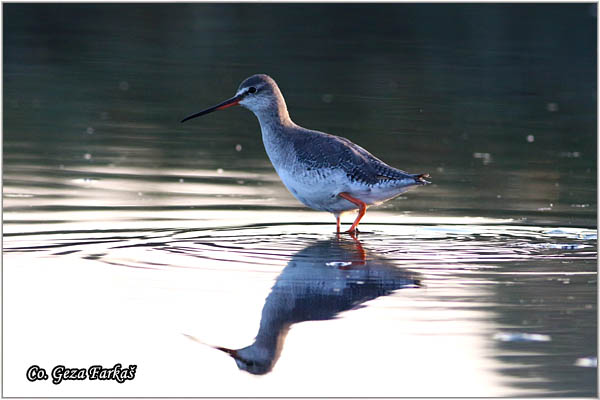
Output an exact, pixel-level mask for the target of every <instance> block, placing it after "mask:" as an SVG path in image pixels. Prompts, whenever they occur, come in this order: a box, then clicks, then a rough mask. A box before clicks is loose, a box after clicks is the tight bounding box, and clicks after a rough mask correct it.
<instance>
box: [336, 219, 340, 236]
mask: <svg viewBox="0 0 600 400" xmlns="http://www.w3.org/2000/svg"><path fill="white" fill-rule="evenodd" d="M335 222H336V224H337V233H340V216H339V215H336V217H335Z"/></svg>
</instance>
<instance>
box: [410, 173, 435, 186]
mask: <svg viewBox="0 0 600 400" xmlns="http://www.w3.org/2000/svg"><path fill="white" fill-rule="evenodd" d="M413 178H415V183H416V184H417V185H429V184H430V183H431V182H429V181H427V180H425V178H431V176H429V174H418V175H413Z"/></svg>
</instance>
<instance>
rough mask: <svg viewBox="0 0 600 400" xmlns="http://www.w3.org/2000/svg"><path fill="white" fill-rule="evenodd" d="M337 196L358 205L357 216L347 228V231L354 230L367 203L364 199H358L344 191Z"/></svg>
mask: <svg viewBox="0 0 600 400" xmlns="http://www.w3.org/2000/svg"><path fill="white" fill-rule="evenodd" d="M339 196H340V197H341V198H343V199H346V200H348V201H349V202H351V203H354V204H356V205H357V206H358V216H357V217H356V219H355V220H354V223H353V224H352V226H351V227H350V229H348V233H352V232H355V231H356V227H357V226H358V223H359V222H360V220H361V218H362V217H363V216H364V215H365V213H366V212H367V204H366V203H365V202H364V201H362V200H359V199H356V198H354V197H352V196H350V195H349V194H348V193H346V192H342V193H340V194H339Z"/></svg>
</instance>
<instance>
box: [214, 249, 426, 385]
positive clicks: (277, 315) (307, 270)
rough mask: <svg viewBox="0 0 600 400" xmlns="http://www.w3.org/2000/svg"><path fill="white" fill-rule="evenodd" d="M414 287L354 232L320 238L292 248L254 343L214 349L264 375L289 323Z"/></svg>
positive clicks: (413, 281) (325, 316)
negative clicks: (367, 248) (369, 251)
mask: <svg viewBox="0 0 600 400" xmlns="http://www.w3.org/2000/svg"><path fill="white" fill-rule="evenodd" d="M412 275H414V274H412ZM418 286H419V281H418V280H416V279H414V276H411V274H409V273H407V272H406V271H403V270H401V269H400V268H397V267H395V266H394V265H393V264H392V263H391V262H390V261H388V260H386V259H385V258H382V257H378V256H375V255H373V254H369V256H367V254H366V252H365V250H364V249H363V247H362V245H361V243H360V242H359V241H358V240H357V239H356V238H354V237H353V238H352V240H350V239H345V238H344V239H342V238H339V237H336V238H333V239H331V240H323V241H319V242H316V243H314V244H312V245H310V246H308V247H306V248H304V249H302V250H300V251H299V252H297V253H296V254H295V255H294V256H293V257H292V259H291V260H290V262H289V263H288V265H287V266H286V267H285V269H284V270H283V271H282V273H281V275H279V277H278V278H277V281H276V282H275V285H274V286H273V289H272V290H271V293H270V294H269V296H268V297H267V299H266V301H265V305H264V307H263V310H262V317H261V321H260V328H259V330H258V334H257V335H256V339H255V341H254V343H253V344H251V345H250V346H247V347H244V348H242V349H238V350H233V349H227V348H224V347H216V348H217V349H219V350H221V351H224V352H226V353H228V354H229V355H230V356H231V357H233V358H234V359H235V362H236V363H237V366H238V367H239V368H240V369H242V370H245V371H248V372H250V373H252V374H256V375H262V374H266V373H268V372H270V371H271V370H272V368H273V366H274V365H275V363H276V362H277V359H278V358H279V355H280V353H281V349H282V346H283V342H284V340H285V336H286V334H287V332H288V330H289V328H290V326H291V325H292V324H295V323H297V322H302V321H314V320H326V319H332V318H334V317H335V316H336V315H337V314H338V313H340V312H342V311H346V310H350V309H354V308H357V307H359V306H360V304H362V303H364V302H366V301H368V300H371V299H374V298H376V297H379V296H385V295H387V294H389V293H390V292H392V291H394V290H397V289H402V288H407V287H418Z"/></svg>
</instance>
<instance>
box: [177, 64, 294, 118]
mask: <svg viewBox="0 0 600 400" xmlns="http://www.w3.org/2000/svg"><path fill="white" fill-rule="evenodd" d="M238 104H239V105H241V106H243V107H245V108H247V109H249V110H250V111H252V112H254V113H255V114H257V115H259V114H261V113H265V112H269V111H272V112H274V113H275V112H278V111H280V110H281V111H285V112H286V113H287V110H286V107H285V101H284V100H283V96H282V94H281V91H280V90H279V87H278V86H277V83H275V81H274V80H273V79H272V78H271V77H270V76H268V75H265V74H257V75H252V76H251V77H249V78H247V79H245V80H244V81H243V82H242V83H241V84H240V86H239V88H238V90H237V92H236V93H235V96H233V97H232V98H230V99H227V100H225V101H223V102H221V103H219V104H217V105H215V106H213V107H210V108H207V109H206V110H203V111H200V112H198V113H195V114H192V115H190V116H188V117H186V118H184V119H183V120H182V121H181V122H185V121H188V120H190V119H192V118H196V117H200V116H202V115H206V114H208V113H211V112H213V111H217V110H223V109H225V108H229V107H232V106H235V105H238Z"/></svg>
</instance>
